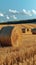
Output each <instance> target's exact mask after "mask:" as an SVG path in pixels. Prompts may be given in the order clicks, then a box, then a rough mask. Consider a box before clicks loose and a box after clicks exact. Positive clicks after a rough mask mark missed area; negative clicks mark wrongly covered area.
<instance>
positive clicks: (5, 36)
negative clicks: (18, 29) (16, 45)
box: [0, 26, 14, 46]
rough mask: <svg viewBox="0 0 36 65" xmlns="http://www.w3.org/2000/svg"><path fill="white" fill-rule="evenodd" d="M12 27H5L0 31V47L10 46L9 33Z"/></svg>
mask: <svg viewBox="0 0 36 65" xmlns="http://www.w3.org/2000/svg"><path fill="white" fill-rule="evenodd" d="M13 28H14V26H5V27H3V28H2V29H1V31H0V44H1V46H11V45H12V43H11V32H12V31H13Z"/></svg>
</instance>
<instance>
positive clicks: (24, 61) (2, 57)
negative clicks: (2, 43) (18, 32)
mask: <svg viewBox="0 0 36 65" xmlns="http://www.w3.org/2000/svg"><path fill="white" fill-rule="evenodd" d="M0 65H36V36H35V35H28V36H27V35H23V38H22V46H21V47H19V48H13V47H4V48H3V47H0Z"/></svg>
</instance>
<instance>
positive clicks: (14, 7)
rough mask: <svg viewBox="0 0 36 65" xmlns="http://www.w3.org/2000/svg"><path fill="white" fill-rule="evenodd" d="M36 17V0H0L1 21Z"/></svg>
mask: <svg viewBox="0 0 36 65" xmlns="http://www.w3.org/2000/svg"><path fill="white" fill-rule="evenodd" d="M26 19H36V0H0V22H6V21H13V20H26Z"/></svg>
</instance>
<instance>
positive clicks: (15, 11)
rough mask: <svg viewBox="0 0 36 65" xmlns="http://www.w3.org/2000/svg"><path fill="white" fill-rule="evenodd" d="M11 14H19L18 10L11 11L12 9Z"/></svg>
mask: <svg viewBox="0 0 36 65" xmlns="http://www.w3.org/2000/svg"><path fill="white" fill-rule="evenodd" d="M9 12H11V13H14V14H15V13H19V12H18V11H17V10H11V9H9Z"/></svg>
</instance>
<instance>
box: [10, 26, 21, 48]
mask: <svg viewBox="0 0 36 65" xmlns="http://www.w3.org/2000/svg"><path fill="white" fill-rule="evenodd" d="M11 39H12V45H13V46H14V47H20V46H21V43H22V31H21V28H20V27H19V26H16V27H15V28H14V29H13V32H12V38H11Z"/></svg>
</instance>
